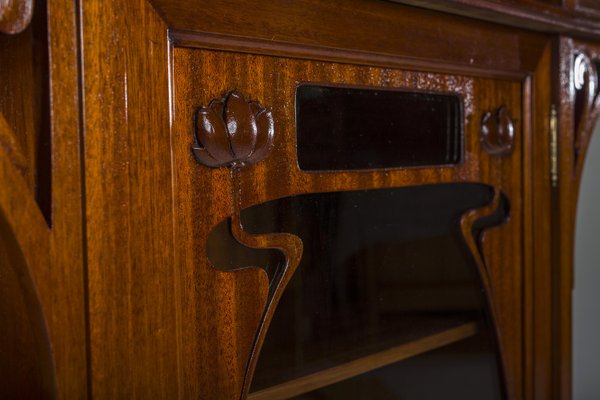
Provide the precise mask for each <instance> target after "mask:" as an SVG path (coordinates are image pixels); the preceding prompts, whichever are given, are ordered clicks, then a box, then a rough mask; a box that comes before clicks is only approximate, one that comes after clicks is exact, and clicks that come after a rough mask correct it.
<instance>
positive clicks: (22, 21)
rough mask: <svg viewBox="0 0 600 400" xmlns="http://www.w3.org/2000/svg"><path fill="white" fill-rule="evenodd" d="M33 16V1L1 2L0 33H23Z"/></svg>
mask: <svg viewBox="0 0 600 400" xmlns="http://www.w3.org/2000/svg"><path fill="white" fill-rule="evenodd" d="M32 16H33V0H4V1H1V2H0V32H2V33H10V34H17V33H20V32H23V31H24V30H25V28H27V26H28V25H29V23H30V22H31V17H32Z"/></svg>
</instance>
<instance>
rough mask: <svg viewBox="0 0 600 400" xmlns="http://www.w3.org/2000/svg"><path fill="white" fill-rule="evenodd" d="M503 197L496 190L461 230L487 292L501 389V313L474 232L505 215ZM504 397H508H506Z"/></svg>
mask: <svg viewBox="0 0 600 400" xmlns="http://www.w3.org/2000/svg"><path fill="white" fill-rule="evenodd" d="M502 196H503V195H502V193H501V192H500V190H499V189H498V188H494V198H493V200H492V202H491V203H490V204H489V205H487V206H485V207H482V208H477V209H474V210H470V211H468V212H466V213H465V214H464V215H463V216H462V217H461V219H460V228H461V233H462V236H463V238H464V240H465V242H466V244H467V246H468V248H469V250H470V253H471V255H472V256H473V259H474V261H475V265H476V266H477V271H478V273H479V276H480V278H481V283H482V285H483V288H484V291H485V293H484V295H485V299H486V302H487V306H488V311H489V314H490V324H491V325H492V327H493V331H494V335H495V338H496V345H497V346H498V353H499V359H500V363H501V365H500V371H501V376H502V379H503V380H504V382H502V383H503V384H502V385H501V387H503V388H508V386H507V384H506V376H505V373H504V371H505V370H506V368H505V366H506V361H505V358H506V355H505V352H504V350H503V347H504V346H503V343H502V334H501V330H500V328H499V326H498V323H499V319H498V318H499V313H498V306H497V304H496V294H495V290H494V284H493V281H492V276H491V271H490V270H489V268H488V266H487V264H486V262H485V256H484V254H483V252H482V250H481V247H480V244H479V243H478V242H479V238H477V237H476V235H475V231H474V228H475V224H476V223H477V222H478V221H481V220H483V219H486V218H491V217H492V216H493V215H494V214H503V210H502ZM501 217H502V220H503V221H505V220H506V218H507V216H506V215H501ZM504 397H506V396H504Z"/></svg>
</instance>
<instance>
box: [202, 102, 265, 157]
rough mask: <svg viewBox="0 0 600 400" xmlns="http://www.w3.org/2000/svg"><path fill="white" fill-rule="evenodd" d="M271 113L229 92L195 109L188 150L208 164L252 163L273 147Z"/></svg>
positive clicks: (255, 103)
mask: <svg viewBox="0 0 600 400" xmlns="http://www.w3.org/2000/svg"><path fill="white" fill-rule="evenodd" d="M273 136H274V127H273V115H272V114H271V111H270V110H267V109H266V108H263V107H261V105H260V104H259V103H257V102H255V101H246V100H245V99H244V97H243V96H242V95H241V94H240V93H238V92H236V91H232V92H229V93H227V94H226V95H225V96H224V97H223V98H222V99H221V100H212V101H211V102H210V103H209V105H208V106H207V107H201V108H200V109H198V111H197V112H196V137H195V143H194V145H193V146H192V150H193V152H194V155H195V156H196V159H197V160H198V161H199V162H200V163H202V164H204V165H207V166H209V167H213V168H217V167H223V166H231V167H233V168H238V167H243V166H245V165H249V164H255V163H257V162H259V161H261V160H262V159H264V158H265V157H266V156H267V154H268V153H269V151H270V150H271V149H272V148H273Z"/></svg>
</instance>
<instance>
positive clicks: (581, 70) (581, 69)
mask: <svg viewBox="0 0 600 400" xmlns="http://www.w3.org/2000/svg"><path fill="white" fill-rule="evenodd" d="M598 62H600V55H599V54H593V55H591V56H590V55H589V53H588V52H586V51H583V50H577V51H576V52H575V53H574V54H573V77H572V79H573V89H574V108H575V113H574V127H573V129H574V138H573V150H574V157H573V159H574V163H575V168H574V173H575V177H576V179H577V181H579V179H580V178H581V171H582V169H583V161H584V158H585V151H586V150H587V147H588V145H589V142H590V139H591V135H592V133H593V132H594V128H595V126H596V121H597V120H598V117H599V116H600V91H599V88H598V79H599V77H598V68H597V63H598Z"/></svg>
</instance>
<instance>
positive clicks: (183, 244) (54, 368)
mask: <svg viewBox="0 0 600 400" xmlns="http://www.w3.org/2000/svg"><path fill="white" fill-rule="evenodd" d="M15 1H16V0H15ZM8 3H11V4H16V3H15V2H4V3H2V5H3V6H4V5H5V4H8ZM36 3H39V4H37V5H36V8H35V12H34V15H33V17H32V18H33V19H32V21H33V25H32V26H30V27H28V28H26V29H24V30H23V31H22V32H21V33H19V34H10V35H5V34H0V50H1V51H2V57H0V184H2V186H3V188H5V189H3V190H1V191H0V250H2V256H1V260H0V276H4V277H7V278H6V279H5V280H4V281H3V282H2V285H3V286H2V288H3V289H2V290H3V293H2V296H4V297H3V299H2V302H0V318H1V319H2V321H0V322H2V323H3V324H5V325H4V326H8V325H6V324H11V325H10V327H11V329H6V330H4V331H1V332H3V334H4V335H5V337H7V338H8V339H6V340H5V341H3V343H2V344H3V345H5V348H11V349H14V352H13V353H12V355H11V357H10V359H11V360H12V359H20V360H22V365H23V369H21V370H18V369H14V370H13V369H11V368H10V367H5V365H9V364H8V363H6V364H2V365H3V368H4V369H2V370H1V372H0V373H1V374H2V376H4V377H11V378H10V379H11V380H12V381H19V382H20V379H22V377H23V376H26V375H27V373H23V371H30V373H29V376H30V377H31V380H30V381H29V382H31V386H30V388H31V390H30V396H31V397H33V398H40V397H46V398H98V399H105V398H110V399H113V398H169V399H170V398H202V399H216V400H220V399H228V400H229V399H231V400H234V399H235V400H237V399H240V398H242V397H243V391H244V387H247V386H248V384H247V382H246V385H245V384H244V382H245V380H246V381H248V380H249V379H251V366H252V363H253V362H256V360H257V357H258V356H259V352H258V351H253V349H257V347H256V346H255V344H256V338H257V336H256V334H257V329H258V328H259V326H260V325H261V321H263V322H264V315H265V314H264V310H265V306H266V305H267V304H268V302H269V282H268V278H267V276H266V274H265V273H264V272H263V271H262V270H261V269H258V268H251V267H256V266H252V265H240V266H239V267H240V269H239V270H236V271H231V272H223V271H220V270H218V269H216V268H214V267H213V266H212V265H211V264H210V262H209V261H208V259H207V256H206V248H205V243H206V239H207V237H208V233H209V232H210V231H211V229H212V228H213V227H214V226H215V225H217V224H218V223H220V222H221V221H223V220H224V219H226V218H229V217H231V216H232V202H235V203H237V202H238V200H239V206H240V207H241V208H246V207H250V206H253V205H256V204H259V203H263V202H266V201H269V200H274V199H278V198H282V197H285V196H292V195H298V194H305V193H316V192H331V191H349V190H360V189H377V188H389V187H402V186H413V185H424V184H431V183H450V182H480V183H484V184H487V185H490V186H492V187H493V188H494V189H495V190H496V192H497V193H502V194H503V195H505V196H506V197H507V199H508V201H509V204H510V215H509V218H508V220H507V221H506V223H505V224H504V225H502V226H499V227H496V228H494V229H491V230H489V231H488V232H486V233H485V234H484V236H483V242H482V245H481V246H480V251H481V259H480V260H479V263H478V265H479V266H480V270H481V271H483V270H485V271H487V274H488V277H489V282H488V283H487V285H486V289H487V291H488V293H490V294H491V296H492V298H493V303H494V310H495V311H494V313H495V315H496V317H497V320H496V324H497V328H498V331H499V340H500V344H501V347H502V349H503V358H504V365H505V372H506V381H507V384H508V398H510V399H550V398H553V399H555V398H560V399H569V398H570V396H571V394H570V390H571V361H570V357H571V336H570V335H571V334H570V329H571V325H570V324H571V314H570V313H571V311H570V310H571V308H570V307H571V300H570V295H571V288H572V285H573V278H572V267H573V244H574V238H573V231H574V216H575V211H576V204H577V192H578V185H579V183H578V182H579V178H580V174H581V169H582V165H583V162H584V158H585V150H586V148H587V143H589V138H590V135H591V128H589V127H591V126H593V125H594V123H595V119H596V118H597V116H598V113H597V112H596V111H594V112H592V113H590V114H589V115H588V117H587V119H588V121H587V122H586V125H585V129H582V130H581V132H580V133H579V134H577V133H576V129H575V126H576V123H577V119H578V118H579V117H578V115H579V113H578V111H577V110H576V109H575V104H576V96H575V93H574V92H573V81H572V80H571V78H572V72H573V60H574V56H575V55H576V54H578V53H580V52H584V53H585V54H586V55H587V56H588V57H590V59H597V58H599V57H600V47H599V45H598V42H597V40H599V39H597V38H600V30H599V29H598V18H599V14H598V12H597V10H595V8H596V7H595V6H594V4H592V2H590V1H588V0H566V1H563V2H559V1H554V0H548V1H545V0H544V1H541V0H540V1H537V0H523V1H519V2H516V1H515V2H513V1H484V0H452V1H448V2H438V1H433V0H414V1H413V0H406V1H402V3H405V4H398V3H397V2H396V3H395V2H392V1H379V0H345V1H323V0H298V1H288V0H275V1H270V2H253V3H252V4H250V3H248V2H245V1H242V0H226V1H222V0H221V1H217V0H208V1H204V2H201V4H199V3H198V2H196V1H192V0H182V1H170V0H134V1H130V0H107V1H79V2H73V1H67V0H57V1H51V2H41V1H40V2H36ZM406 4H408V5H406ZM419 7H427V8H434V9H436V10H437V11H435V10H425V9H423V8H419ZM2 11H4V9H3V10H2ZM38 11H39V12H38ZM442 11H443V12H442ZM6 15H8V14H6ZM0 20H2V21H5V20H6V19H5V14H0ZM490 20H492V21H493V22H496V23H490V22H489V21H490ZM534 30H537V31H538V32H537V33H536V32H534ZM558 34H561V35H563V36H562V37H558V36H557V35H558ZM586 40H587V41H586ZM46 66H47V68H46ZM303 82H316V83H327V84H343V85H351V86H361V87H363V86H366V87H378V88H402V89H409V90H418V91H434V92H443V93H447V92H451V93H457V94H459V95H460V96H461V97H462V99H463V101H464V113H465V115H464V117H465V136H464V142H465V156H464V160H463V162H462V163H460V164H458V165H456V166H438V167H422V168H397V169H381V170H366V171H353V172H348V171H336V172H330V171H324V172H305V171H301V170H300V169H299V167H298V161H297V156H296V138H295V103H294V102H295V99H294V96H295V88H296V87H297V86H298V85H299V84H300V83H303ZM232 90H237V91H239V92H240V93H243V94H244V96H246V97H247V99H249V100H255V101H258V102H260V104H261V105H262V106H264V107H267V108H269V109H270V110H271V111H272V116H273V121H274V132H275V135H274V145H273V150H272V151H271V152H270V153H269V155H268V156H267V157H266V159H264V160H263V161H260V162H259V163H257V164H255V165H250V166H248V167H247V168H244V169H243V170H241V171H239V185H240V186H239V191H237V192H236V196H238V197H237V198H236V197H235V196H232V192H231V175H230V171H229V169H228V168H209V167H206V166H203V165H200V164H199V163H197V162H196V160H195V159H194V155H193V152H192V146H193V144H194V116H195V113H196V112H197V111H198V109H199V108H200V107H202V106H206V105H208V104H209V102H210V101H211V100H212V99H215V98H220V97H222V96H223V95H225V94H226V93H228V92H230V91H232ZM552 104H555V105H556V106H557V110H558V116H559V127H560V135H559V143H558V145H559V158H558V159H559V164H560V165H559V170H558V179H559V180H558V186H557V187H553V186H552V182H551V180H550V176H549V171H550V167H551V161H552V157H551V155H550V150H551V146H550V132H549V131H550V124H549V117H550V110H551V107H552ZM501 108H504V109H506V110H507V111H508V112H509V113H510V115H511V117H512V120H513V121H514V126H515V141H514V146H513V148H512V150H511V151H510V152H508V151H507V152H506V154H503V155H491V154H488V153H487V152H486V151H484V149H483V148H482V147H481V144H480V139H479V138H480V127H481V121H482V118H483V116H484V115H485V114H486V113H488V112H491V113H493V112H495V111H496V110H498V109H501ZM575 148H578V152H575V151H574V149H575ZM483 211H485V210H479V212H480V214H478V215H482V214H481V212H483ZM488 211H489V210H488ZM475 216H476V215H475V214H473V217H475ZM470 222H472V221H470ZM238 233H240V232H238ZM238 236H239V237H242V235H238ZM242 239H243V238H242ZM246 239H248V238H246ZM250 239H252V238H250ZM475 247H476V246H475V244H474V243H471V249H472V251H473V252H475ZM6 293H7V294H6ZM6 298H9V299H11V300H14V301H8V302H7V301H5V299H6ZM11 305H14V307H13V308H11ZM6 343H8V346H6ZM259 347H260V346H259ZM23 348H29V349H30V351H29V352H21V353H20V352H19V351H20V350H18V349H23ZM32 349H33V350H32ZM249 366H250V367H249ZM3 379H8V378H3ZM0 387H2V386H1V385H0ZM13 387H14V386H13ZM8 390H9V389H6V392H7V391H8ZM6 392H4V393H6ZM4 393H3V392H2V391H0V397H2V396H1V395H2V394H4ZM5 397H6V396H5Z"/></svg>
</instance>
